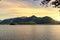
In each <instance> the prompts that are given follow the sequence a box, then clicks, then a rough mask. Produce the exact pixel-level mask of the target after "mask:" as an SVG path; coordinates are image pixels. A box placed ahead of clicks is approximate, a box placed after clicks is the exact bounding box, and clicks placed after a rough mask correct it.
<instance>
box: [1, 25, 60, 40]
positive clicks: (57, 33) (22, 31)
mask: <svg viewBox="0 0 60 40" xmlns="http://www.w3.org/2000/svg"><path fill="white" fill-rule="evenodd" d="M0 40H60V25H19V26H18V25H16V26H10V25H4V26H2V25H0Z"/></svg>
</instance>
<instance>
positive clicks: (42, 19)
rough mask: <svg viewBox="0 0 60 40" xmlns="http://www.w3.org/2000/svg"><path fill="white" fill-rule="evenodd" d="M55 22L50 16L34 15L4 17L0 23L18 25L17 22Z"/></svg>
mask: <svg viewBox="0 0 60 40" xmlns="http://www.w3.org/2000/svg"><path fill="white" fill-rule="evenodd" d="M56 23H57V22H56V21H55V20H53V19H52V18H51V17H48V16H45V17H36V16H35V15H33V16H31V17H17V18H10V19H5V20H2V21H1V22H0V24H8V25H19V24H56Z"/></svg>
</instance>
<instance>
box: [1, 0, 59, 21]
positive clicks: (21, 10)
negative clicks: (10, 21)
mask: <svg viewBox="0 0 60 40" xmlns="http://www.w3.org/2000/svg"><path fill="white" fill-rule="evenodd" d="M40 1H42V0H38V1H33V0H2V1H0V19H7V18H14V17H21V16H32V15H36V16H38V17H44V16H50V17H52V18H53V19H55V20H57V18H59V15H60V13H59V8H52V7H48V8H44V7H40V5H39V3H40Z"/></svg>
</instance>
